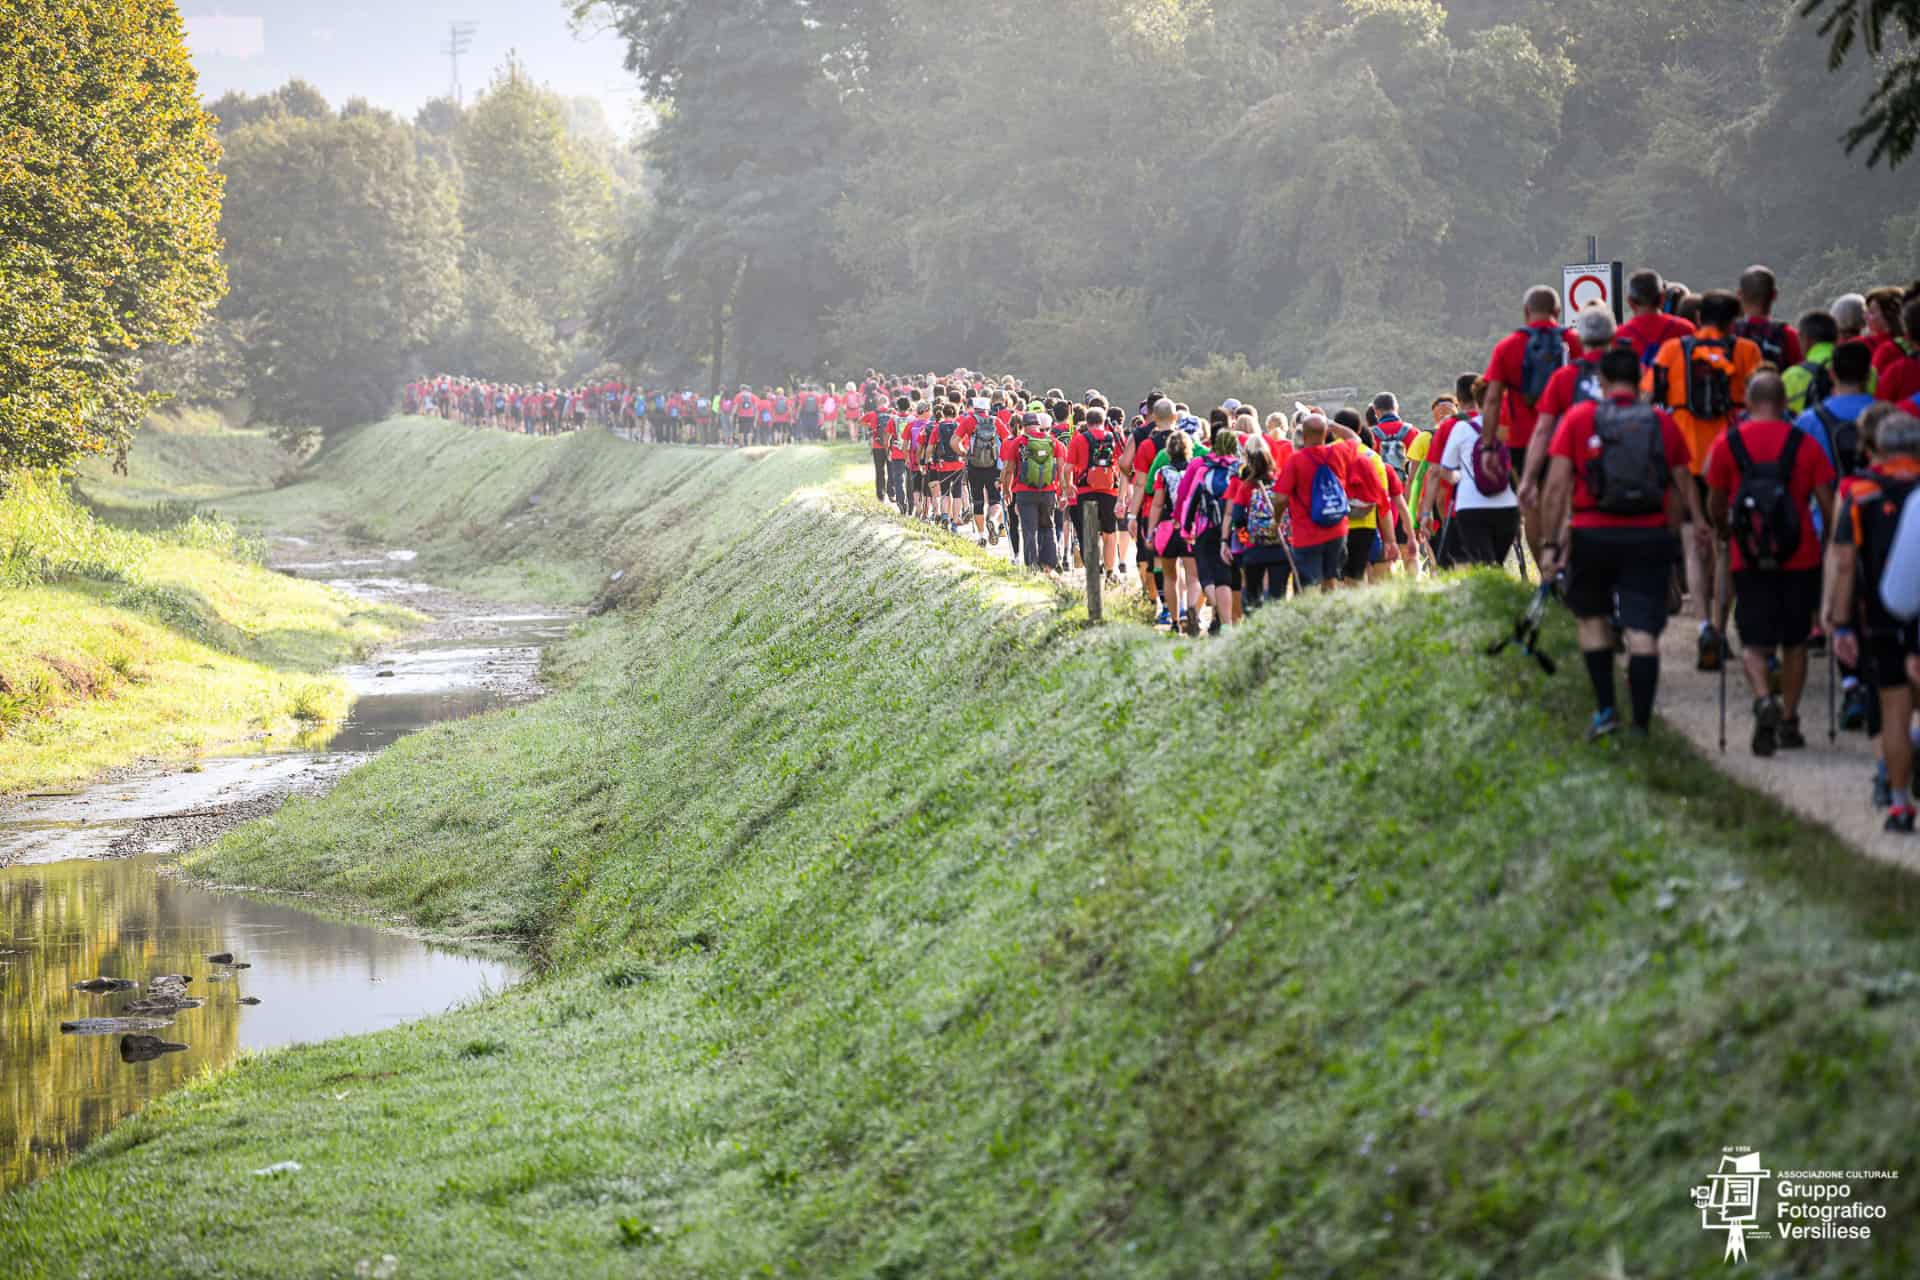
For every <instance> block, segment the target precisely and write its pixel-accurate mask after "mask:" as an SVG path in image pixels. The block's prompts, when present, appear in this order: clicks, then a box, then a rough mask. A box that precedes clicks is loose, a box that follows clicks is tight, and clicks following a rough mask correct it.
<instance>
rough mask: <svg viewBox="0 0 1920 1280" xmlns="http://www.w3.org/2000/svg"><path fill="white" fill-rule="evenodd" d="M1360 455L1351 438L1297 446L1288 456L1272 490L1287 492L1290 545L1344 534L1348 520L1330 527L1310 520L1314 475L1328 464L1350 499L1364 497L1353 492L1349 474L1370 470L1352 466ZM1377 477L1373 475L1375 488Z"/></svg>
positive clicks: (1318, 542)
mask: <svg viewBox="0 0 1920 1280" xmlns="http://www.w3.org/2000/svg"><path fill="white" fill-rule="evenodd" d="M1359 456H1360V445H1359V442H1358V441H1354V440H1336V441H1334V442H1333V443H1332V444H1316V445H1313V446H1312V447H1310V448H1301V449H1296V450H1294V452H1293V456H1292V457H1291V458H1288V459H1287V465H1286V469H1285V470H1283V471H1282V472H1281V473H1280V476H1279V478H1278V479H1277V480H1275V481H1274V486H1273V488H1274V492H1275V493H1284V494H1286V495H1287V513H1288V515H1289V517H1290V518H1291V520H1292V524H1293V545H1294V546H1296V547H1317V546H1320V545H1322V544H1323V543H1328V542H1332V541H1333V540H1334V539H1336V538H1344V537H1346V536H1347V522H1346V521H1345V520H1342V521H1341V522H1340V523H1339V524H1337V525H1334V526H1333V527H1332V528H1331V529H1328V528H1323V527H1322V526H1320V525H1317V524H1315V523H1314V522H1313V477H1314V473H1315V472H1317V471H1319V470H1320V468H1321V467H1322V466H1327V467H1331V468H1332V469H1333V474H1334V475H1336V476H1338V477H1339V479H1340V483H1341V484H1342V485H1345V486H1346V489H1347V497H1348V499H1349V500H1350V501H1356V502H1363V501H1367V499H1365V498H1361V497H1358V496H1357V495H1355V493H1354V490H1353V482H1352V479H1351V477H1352V475H1353V474H1354V473H1355V472H1356V471H1371V470H1372V469H1373V468H1371V467H1355V466H1354V465H1353V464H1354V461H1355V460H1356V459H1357V458H1358V457H1359ZM1378 479H1379V477H1377V476H1376V477H1372V481H1371V482H1372V483H1373V484H1374V487H1375V488H1376V489H1377V488H1378V487H1379V486H1378V483H1377V482H1378Z"/></svg>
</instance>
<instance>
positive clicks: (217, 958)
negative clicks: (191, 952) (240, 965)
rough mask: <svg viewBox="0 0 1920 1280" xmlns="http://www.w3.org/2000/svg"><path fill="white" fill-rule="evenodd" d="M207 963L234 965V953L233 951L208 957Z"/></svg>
mask: <svg viewBox="0 0 1920 1280" xmlns="http://www.w3.org/2000/svg"><path fill="white" fill-rule="evenodd" d="M207 963H208V964H232V963H233V952H231V951H222V952H220V953H218V954H217V955H211V956H208V957H207Z"/></svg>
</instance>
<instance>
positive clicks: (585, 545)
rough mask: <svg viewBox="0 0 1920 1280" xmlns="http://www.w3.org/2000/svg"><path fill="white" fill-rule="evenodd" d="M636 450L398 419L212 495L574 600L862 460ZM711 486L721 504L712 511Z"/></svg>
mask: <svg viewBox="0 0 1920 1280" xmlns="http://www.w3.org/2000/svg"><path fill="white" fill-rule="evenodd" d="M637 456H638V454H637V451H636V448H635V446H634V445H631V444H628V443H627V442H625V441H623V440H619V439H616V438H614V437H613V436H610V435H608V434H607V433H605V432H603V431H584V432H580V433H578V434H575V435H570V436H565V437H560V438H558V439H536V438H534V437H531V436H520V435H508V434H506V433H504V432H500V431H492V430H471V429H468V428H465V427H458V426H450V425H448V424H446V423H444V422H436V421H433V420H430V419H425V418H397V419H394V420H392V421H390V422H385V423H381V424H379V425H376V426H370V427H363V428H360V429H359V430H356V431H353V432H350V433H347V435H345V436H344V437H343V438H342V439H340V440H338V441H336V442H334V443H332V444H330V445H329V446H328V448H327V450H326V451H325V452H324V453H322V454H321V455H320V456H319V457H318V458H317V459H315V460H314V462H313V463H312V464H311V465H310V466H309V467H308V468H307V469H306V470H305V471H303V472H302V474H301V477H300V482H299V483H297V484H294V485H291V486H290V487H287V488H284V489H280V490H277V491H274V492H271V493H256V494H251V495H242V496H236V497H233V498H230V499H227V500H224V501H221V502H219V503H217V504H216V505H217V507H218V509H219V510H220V512H221V513H222V514H223V515H226V516H228V517H230V518H232V519H234V520H236V521H238V522H239V523H241V524H243V525H246V526H248V527H250V528H258V529H271V530H272V531H273V532H275V533H283V534H284V533H291V534H309V535H319V534H325V533H328V532H334V531H338V530H340V529H342V528H343V527H344V528H345V529H346V530H347V531H349V532H351V533H352V534H353V535H354V536H355V537H356V538H358V539H359V540H361V541H363V542H368V543H372V544H375V545H378V546H382V547H388V548H405V549H409V550H414V551H418V552H419V553H420V559H419V560H418V562H417V563H416V565H415V571H416V572H418V573H419V574H420V575H421V576H422V577H425V578H427V579H429V580H431V581H434V582H437V583H441V584H443V585H446V586H452V587H457V588H460V589H462V590H465V591H469V592H473V593H475V594H479V595H483V596H491V597H494V598H499V599H522V600H524V599H538V600H545V601H550V602H553V603H565V604H586V603H588V602H590V601H595V600H609V599H622V600H625V599H631V598H633V597H634V593H635V590H636V587H637V586H639V588H640V589H641V590H642V591H643V592H644V593H654V592H657V590H658V588H659V586H660V584H662V583H664V582H666V581H669V580H671V579H672V578H674V577H676V576H678V574H679V573H680V572H681V570H682V568H683V567H684V565H685V564H686V563H687V562H688V560H690V559H692V558H696V557H698V556H700V555H702V554H704V553H705V551H706V549H707V548H708V547H710V546H712V545H715V543H716V540H718V539H722V538H725V537H728V536H732V535H734V534H737V533H739V532H741V531H743V530H745V529H746V528H748V527H749V526H751V525H752V524H753V523H754V522H755V521H756V520H757V519H758V517H759V515H760V513H761V512H762V511H764V510H765V509H766V507H767V506H769V505H770V504H771V503H772V502H773V501H774V500H775V499H776V497H778V496H781V495H784V494H786V493H789V492H791V491H792V490H793V489H794V488H795V487H796V486H797V485H803V484H817V483H821V482H823V481H825V480H826V479H827V478H829V477H830V476H832V475H834V474H836V473H837V472H838V471H839V470H840V469H841V468H842V467H843V466H845V465H846V464H847V463H849V462H852V463H857V464H865V462H866V459H867V454H866V451H865V450H854V449H851V448H842V449H839V450H825V449H811V450H798V451H792V452H791V453H790V454H789V455H787V456H785V457H783V459H782V461H781V463H780V465H778V466H775V467H766V468H764V469H763V468H762V467H761V464H760V463H759V462H757V461H756V460H755V459H754V458H753V457H751V456H743V455H741V454H739V453H735V452H733V451H730V450H729V451H725V452H719V451H713V450H695V449H686V450H666V451H660V452H657V453H654V454H652V455H651V457H650V461H649V464H648V466H647V467H646V468H645V469H638V468H636V467H635V466H634V462H635V460H636V458H637ZM636 472H638V474H636ZM756 477H757V478H756ZM721 493H725V494H726V495H727V499H728V501H729V502H731V503H733V504H734V507H733V509H731V510H724V511H722V510H715V509H714V507H715V503H716V501H717V495H719V494H721ZM663 529H664V530H668V531H671V532H670V535H669V536H666V537H663V536H662V534H661V532H660V531H661V530H663ZM616 573H618V574H620V575H621V579H620V581H619V582H618V583H615V582H614V581H613V575H614V574H616Z"/></svg>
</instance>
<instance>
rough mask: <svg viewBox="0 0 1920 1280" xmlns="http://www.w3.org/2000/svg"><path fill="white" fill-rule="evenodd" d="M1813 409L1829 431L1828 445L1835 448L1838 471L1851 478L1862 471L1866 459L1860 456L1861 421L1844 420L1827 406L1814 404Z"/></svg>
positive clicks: (1834, 453) (1834, 456)
mask: <svg viewBox="0 0 1920 1280" xmlns="http://www.w3.org/2000/svg"><path fill="white" fill-rule="evenodd" d="M1809 401H1811V397H1809ZM1812 409H1813V416H1814V417H1816V418H1818V419H1820V425H1821V426H1823V427H1825V428H1826V429H1827V443H1828V444H1831V445H1832V446H1833V460H1834V463H1835V464H1836V469H1837V470H1838V471H1839V472H1840V474H1841V475H1843V476H1850V475H1852V474H1853V473H1854V472H1856V471H1858V470H1860V467H1861V464H1862V462H1863V461H1864V459H1862V458H1861V456H1860V423H1859V420H1858V419H1855V418H1847V419H1844V420H1843V419H1842V418H1841V417H1840V415H1839V414H1837V413H1835V412H1834V411H1833V410H1831V409H1829V408H1827V406H1826V405H1825V404H1814V405H1812Z"/></svg>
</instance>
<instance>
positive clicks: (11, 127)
mask: <svg viewBox="0 0 1920 1280" xmlns="http://www.w3.org/2000/svg"><path fill="white" fill-rule="evenodd" d="M195 85H196V81H195V77H194V72H193V66H192V63H191V62H190V61H189V60H188V57H187V51H186V48H185V46H184V44H183V43H182V39H181V25H180V16H179V14H178V13H177V12H176V11H175V9H174V6H173V2H172V0H8V4H7V6H6V10H5V16H4V20H3V21H0V485H3V484H4V476H5V473H6V472H7V471H10V470H12V469H14V468H16V467H23V466H25V467H40V466H58V465H64V464H65V463H66V462H68V461H69V460H70V459H72V458H73V457H75V456H76V455H79V454H86V453H101V452H107V451H117V450H121V449H124V447H125V445H126V442H127V439H128V436H129V433H130V432H131V430H132V427H133V425H134V424H135V423H136V422H138V421H139V420H140V417H141V416H142V415H143V414H144V413H145V412H146V410H147V408H148V407H149V405H150V404H151V398H150V397H149V396H147V395H144V394H142V392H141V391H140V389H139V387H138V385H137V383H138V376H139V364H138V362H137V360H135V359H134V358H133V354H134V352H136V351H137V350H138V349H139V348H141V347H144V346H148V345H151V344H161V343H179V342H185V341H186V340H187V339H188V338H189V337H190V336H191V335H192V334H193V331H194V330H195V328H196V327H197V326H198V325H199V324H200V322H201V320H202V319H203V318H204V317H205V316H206V314H207V312H208V310H209V309H210V308H211V307H212V306H213V304H214V303H215V302H217V301H218V300H219V298H220V294H221V291H222V290H223V288H224V287H225V276H224V274H223V273H222V270H221V266H220V259H219V252H220V241H219V236H218V234H217V231H216V226H217V223H218V220H219V216H220V179H219V177H218V176H217V174H216V173H215V172H214V165H215V163H216V160H217V158H218V156H219V148H218V146H217V145H216V144H215V142H214V138H213V128H212V121H211V120H210V118H209V117H208V116H207V114H206V113H205V112H204V111H202V110H201V108H200V104H199V102H198V100H197V99H196V96H195Z"/></svg>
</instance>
